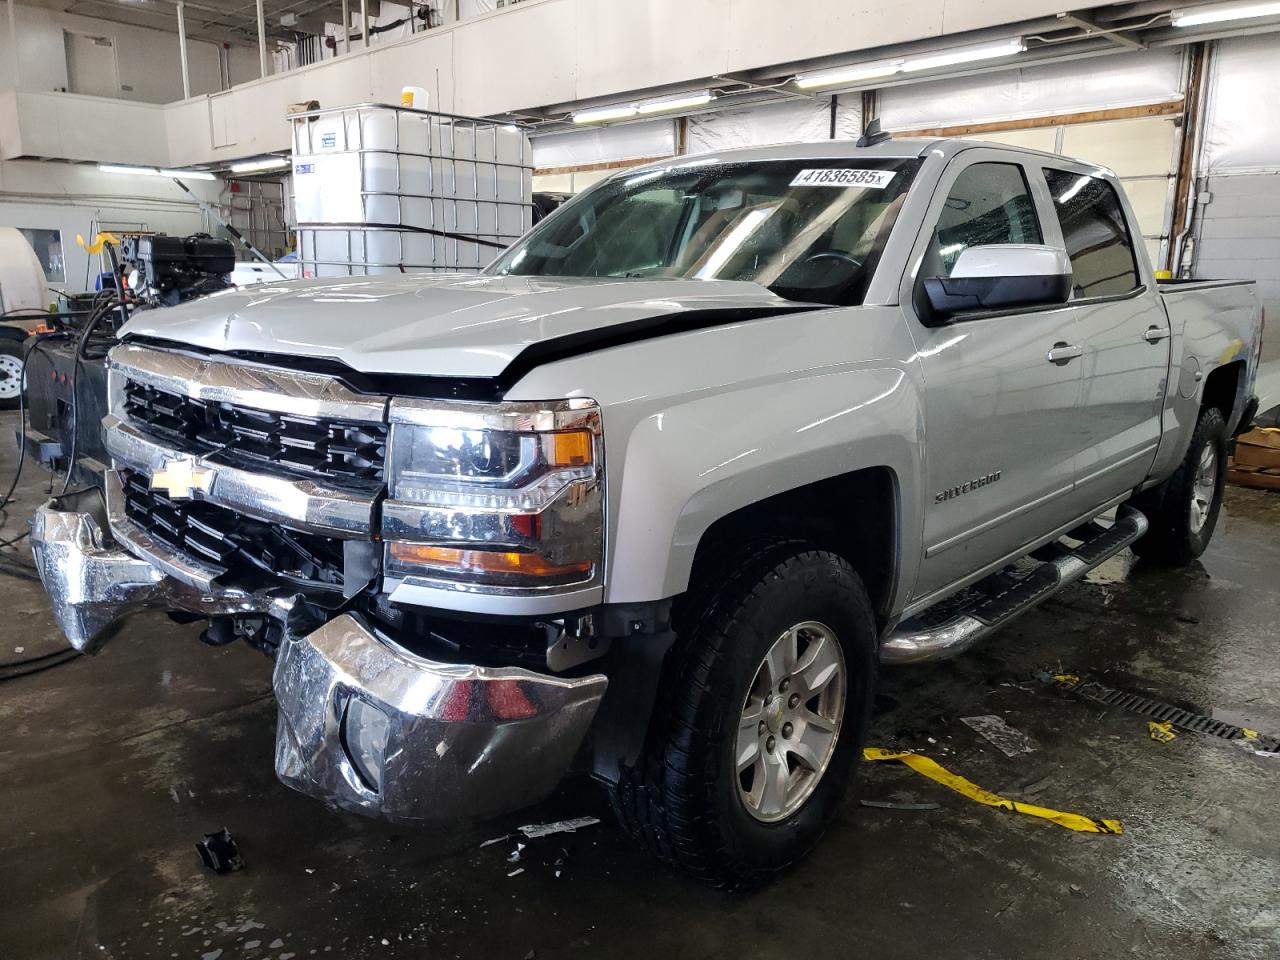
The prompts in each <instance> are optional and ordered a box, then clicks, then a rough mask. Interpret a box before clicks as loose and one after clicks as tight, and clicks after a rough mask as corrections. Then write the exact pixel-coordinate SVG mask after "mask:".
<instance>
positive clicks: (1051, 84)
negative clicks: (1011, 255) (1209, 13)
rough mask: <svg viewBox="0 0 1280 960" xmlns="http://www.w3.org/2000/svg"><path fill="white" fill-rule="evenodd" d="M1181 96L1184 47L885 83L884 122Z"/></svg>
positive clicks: (1001, 116)
mask: <svg viewBox="0 0 1280 960" xmlns="http://www.w3.org/2000/svg"><path fill="white" fill-rule="evenodd" d="M1273 79H1274V78H1273ZM1181 96H1182V53H1181V51H1180V50H1149V51H1145V52H1143V53H1134V54H1111V55H1108V56H1099V57H1090V58H1088V59H1085V60H1070V61H1066V62H1063V63H1050V64H1045V65H1043V66H1033V67H1023V68H1021V69H1018V70H1000V71H998V72H995V73H986V74H980V75H976V76H972V77H957V78H955V79H950V80H938V81H934V82H931V83H917V84H907V85H903V86H898V87H888V88H886V89H885V90H883V91H882V92H881V94H880V122H881V123H882V124H883V125H884V128H885V129H886V130H920V129H928V128H931V127H951V126H961V125H965V124H972V123H989V122H992V121H997V120H1020V119H1023V118H1030V117H1047V116H1055V115H1058V114H1067V113H1079V112H1084V111H1088V110H1106V109H1113V108H1116V107H1132V106H1137V105H1140V104H1147V103H1165V102H1168V101H1170V100H1177V99H1179V98H1180V97H1181Z"/></svg>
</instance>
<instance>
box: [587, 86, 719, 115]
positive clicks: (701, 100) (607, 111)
mask: <svg viewBox="0 0 1280 960" xmlns="http://www.w3.org/2000/svg"><path fill="white" fill-rule="evenodd" d="M715 98H716V95H715V94H714V93H712V92H711V91H710V90H695V91H691V92H689V93H676V94H672V95H671V96H669V97H654V98H653V99H651V100H639V101H636V102H634V103H615V104H610V105H609V106H606V107H588V108H587V109H586V110H578V111H577V112H575V113H574V114H573V116H572V118H571V119H572V120H573V122H574V123H604V122H606V121H608V120H626V119H628V118H630V117H635V116H650V115H652V114H655V113H671V112H672V111H675V110H691V109H693V108H694V107H701V106H704V105H706V104H708V103H710V102H711V101H712V100H714V99H715Z"/></svg>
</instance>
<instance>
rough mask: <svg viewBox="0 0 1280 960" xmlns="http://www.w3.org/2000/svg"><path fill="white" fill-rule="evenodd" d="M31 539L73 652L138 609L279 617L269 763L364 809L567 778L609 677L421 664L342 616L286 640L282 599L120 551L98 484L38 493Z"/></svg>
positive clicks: (91, 647) (496, 792) (453, 807)
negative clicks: (52, 494) (42, 498)
mask: <svg viewBox="0 0 1280 960" xmlns="http://www.w3.org/2000/svg"><path fill="white" fill-rule="evenodd" d="M121 535H122V536H123V535H124V533H123V532H121ZM31 541H32V548H33V552H34V554H35V559H36V565H37V568H38V569H39V572H40V578H41V580H42V581H43V582H44V586H45V589H46V590H47V591H48V593H49V597H50V600H51V602H52V604H53V610H54V615H55V616H56V617H57V620H58V624H59V626H60V627H62V630H63V632H64V633H65V634H66V635H67V639H68V640H69V641H70V642H71V644H72V646H74V647H75V648H76V649H78V650H81V651H84V652H88V653H91V652H93V651H95V650H97V649H98V648H99V647H100V646H101V645H102V644H103V643H104V642H105V641H106V640H107V639H109V638H110V636H111V635H112V634H113V633H114V632H115V631H116V630H118V629H119V627H120V625H121V624H122V623H123V622H124V620H125V619H127V618H128V617H129V616H130V615H132V614H133V613H136V612H137V611H139V610H142V609H146V608H153V609H161V610H184V611H187V612H191V613H197V614H202V615H206V616H217V615H236V614H241V615H242V614H249V613H259V614H265V615H267V616H273V617H276V618H277V619H279V620H281V621H282V622H285V624H286V626H285V630H284V633H285V637H286V639H285V640H284V641H283V643H282V644H281V646H280V650H279V652H278V654H277V656H276V666H275V674H274V686H275V692H276V700H277V704H278V707H279V723H278V725H277V728H276V751H275V753H276V756H275V762H276V773H277V775H278V776H279V777H280V779H281V780H282V781H283V782H284V783H286V784H287V785H289V786H291V787H293V788H295V789H297V790H300V791H301V792H303V793H306V794H309V795H311V796H314V797H317V798H319V799H321V800H324V801H325V802H327V803H330V804H332V805H335V806H338V807H343V808H345V809H348V810H353V811H355V812H357V813H363V814H365V815H368V816H378V817H384V818H387V819H392V820H432V819H458V818H475V817H483V816H490V815H494V814H497V813H502V812H505V811H508V810H515V809H518V808H520V807H522V806H527V805H528V804H530V803H533V802H535V801H537V800H539V799H541V798H542V797H544V796H546V795H547V794H548V793H550V792H551V791H552V790H553V789H554V788H555V785H556V784H557V783H558V782H559V781H560V779H561V778H562V777H563V776H564V773H565V771H566V770H567V769H568V767H569V764H570V762H571V761H572V759H573V756H574V754H575V753H576V752H577V750H578V747H579V746H580V745H581V743H582V741H583V739H584V737H585V736H586V733H587V730H588V728H589V727H590V726H591V722H592V719H593V718H594V717H595V713H596V709H597V707H598V706H599V705H600V701H601V698H602V697H603V696H604V692H605V688H606V686H607V684H608V681H607V679H606V678H605V677H604V676H603V675H592V676H587V677H579V678H561V677H554V676H548V675H544V674H539V673H533V672H531V671H529V670H523V669H519V668H491V667H479V666H472V665H468V664H454V663H441V662H436V661H432V660H427V659H424V658H422V657H419V656H417V655H415V654H414V653H412V652H410V651H409V650H407V649H405V648H404V647H402V646H400V645H399V644H397V643H395V642H393V641H392V640H389V639H387V638H386V637H383V636H381V635H380V634H376V633H374V632H373V631H372V630H371V629H369V628H368V627H366V626H365V625H364V624H363V622H362V621H361V620H360V619H359V618H358V617H357V616H355V615H352V614H342V615H340V616H337V617H335V618H334V619H332V620H330V621H329V622H327V623H324V624H323V625H322V626H320V627H319V628H318V629H316V630H314V632H311V633H308V634H306V635H298V634H297V631H292V630H290V629H289V620H288V619H286V618H287V616H288V613H289V611H290V609H291V608H292V607H293V603H292V601H291V599H290V598H288V597H284V596H281V595H279V594H278V593H269V592H264V593H262V594H251V593H247V592H245V591H242V590H236V589H232V588H226V587H222V586H219V585H217V584H215V583H212V582H209V581H206V580H204V579H203V578H202V577H201V576H200V575H199V573H198V571H195V570H193V569H191V568H190V567H189V566H184V565H183V563H182V561H181V558H177V557H167V556H166V555H164V554H163V553H161V552H160V550H159V548H158V546H157V545H156V544H153V543H144V542H142V541H140V540H137V539H135V540H131V541H130V548H131V549H130V550H126V549H124V547H123V546H122V545H121V544H120V543H119V542H118V540H117V539H115V538H113V531H112V528H111V526H110V524H109V523H108V520H107V513H106V509H105V506H104V504H103V500H102V496H101V494H100V493H98V491H96V490H93V491H88V492H86V493H82V494H76V495H72V496H67V497H60V498H56V499H54V500H50V501H49V502H48V503H46V504H45V505H44V506H43V507H41V508H40V509H39V510H38V511H37V513H36V516H35V518H34V520H33V521H32V528H31ZM134 551H136V552H137V553H142V554H144V555H146V557H147V559H142V558H141V557H139V556H137V555H135V552H134ZM299 619H301V618H299Z"/></svg>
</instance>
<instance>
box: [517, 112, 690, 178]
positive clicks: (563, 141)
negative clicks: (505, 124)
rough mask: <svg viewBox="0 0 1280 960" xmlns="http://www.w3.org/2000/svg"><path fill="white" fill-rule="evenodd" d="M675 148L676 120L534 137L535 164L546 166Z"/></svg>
mask: <svg viewBox="0 0 1280 960" xmlns="http://www.w3.org/2000/svg"><path fill="white" fill-rule="evenodd" d="M675 152H676V127H675V121H674V120H646V121H643V122H641V123H622V124H618V125H616V126H612V127H592V128H591V129H588V130H567V131H565V132H564V133H549V134H546V135H545V136H541V137H534V138H533V165H534V166H535V167H537V168H539V169H544V170H545V169H547V168H548V167H576V166H581V165H582V164H587V163H610V162H612V161H615V160H638V159H641V158H644V157H669V156H671V155H672V154H674V153H675Z"/></svg>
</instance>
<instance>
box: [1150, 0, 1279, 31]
mask: <svg viewBox="0 0 1280 960" xmlns="http://www.w3.org/2000/svg"><path fill="white" fill-rule="evenodd" d="M1258 17H1280V3H1278V2H1274V0H1272V2H1267V3H1227V4H1218V5H1216V6H1207V7H1188V8H1187V9H1185V10H1175V11H1173V14H1172V18H1171V19H1172V22H1173V25H1174V26H1175V27H1199V26H1202V25H1203V24H1206V23H1226V22H1227V21H1229V20H1254V19H1257V18H1258Z"/></svg>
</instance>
